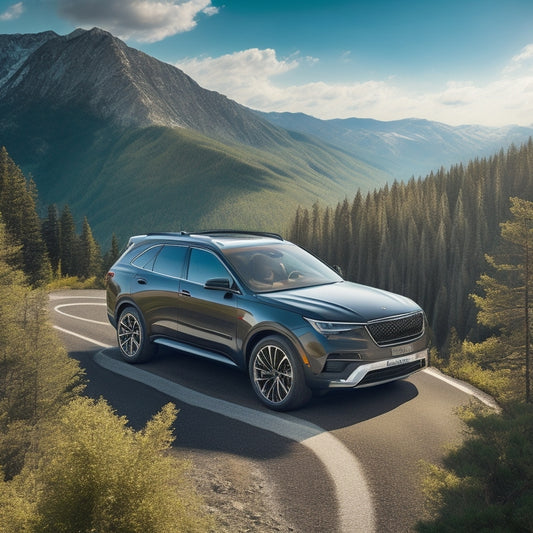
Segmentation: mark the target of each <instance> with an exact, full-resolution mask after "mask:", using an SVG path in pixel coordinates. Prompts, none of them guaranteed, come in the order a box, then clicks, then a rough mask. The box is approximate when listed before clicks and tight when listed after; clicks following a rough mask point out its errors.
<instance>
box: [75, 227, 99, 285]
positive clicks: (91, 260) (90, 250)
mask: <svg viewBox="0 0 533 533" xmlns="http://www.w3.org/2000/svg"><path fill="white" fill-rule="evenodd" d="M101 275H102V254H101V252H100V247H99V246H98V244H97V242H96V241H95V240H94V237H93V233H92V231H91V227H90V226H89V221H88V220H87V217H85V218H84V220H83V227H82V232H81V236H80V239H79V262H78V276H79V277H81V278H85V279H87V278H90V277H93V276H94V277H100V276H101Z"/></svg>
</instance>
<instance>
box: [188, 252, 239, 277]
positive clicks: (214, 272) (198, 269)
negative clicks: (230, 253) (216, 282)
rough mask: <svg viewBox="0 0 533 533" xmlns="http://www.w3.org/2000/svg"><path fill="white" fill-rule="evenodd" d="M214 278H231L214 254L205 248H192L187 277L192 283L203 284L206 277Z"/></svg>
mask: <svg viewBox="0 0 533 533" xmlns="http://www.w3.org/2000/svg"><path fill="white" fill-rule="evenodd" d="M214 278H226V279H230V280H231V275H230V273H229V272H228V270H227V269H226V267H225V266H224V265H223V264H222V263H221V261H220V259H219V258H218V257H217V256H216V255H214V254H212V253H211V252H207V251H206V250H200V249H198V248H193V249H192V250H191V258H190V260H189V273H188V275H187V279H188V280H189V281H192V282H194V283H199V284H201V285H205V282H206V281H207V280H208V279H214Z"/></svg>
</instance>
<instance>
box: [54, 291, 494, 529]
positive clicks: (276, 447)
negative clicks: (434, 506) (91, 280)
mask: <svg viewBox="0 0 533 533" xmlns="http://www.w3.org/2000/svg"><path fill="white" fill-rule="evenodd" d="M50 303H51V309H52V311H51V313H52V321H53V323H54V326H55V327H56V329H57V330H58V331H59V332H60V334H61V336H62V338H63V340H64V343H65V345H66V347H67V349H68V350H69V353H70V354H71V356H72V357H74V358H76V359H78V360H79V361H80V363H81V365H82V367H83V368H85V371H86V374H87V378H88V380H89V385H88V387H87V391H86V392H87V394H89V395H91V396H93V397H96V398H97V397H100V396H103V397H104V398H105V399H106V400H107V401H108V402H109V403H110V404H111V405H112V406H113V408H114V409H115V410H116V411H117V413H118V414H120V415H125V416H126V417H127V418H128V420H129V421H130V424H131V425H132V426H133V427H135V428H140V427H142V426H144V424H145V423H146V421H147V420H148V419H149V418H150V417H151V416H152V415H153V414H154V413H156V412H157V411H158V410H159V409H160V408H161V407H162V406H163V405H164V404H165V403H167V402H169V401H172V402H174V403H175V404H176V406H177V407H178V408H179V409H180V413H179V416H178V420H177V422H176V432H177V439H176V442H175V446H176V447H178V448H184V449H194V450H203V451H205V452H208V453H212V454H217V453H222V452H223V453H228V454H233V455H236V456H239V457H244V458H250V459H253V460H254V461H255V462H256V464H260V466H261V468H264V469H265V471H267V472H268V475H269V478H270V479H273V480H274V482H275V490H276V492H277V495H278V499H279V501H280V502H281V505H282V511H283V513H284V515H285V516H286V517H287V520H288V521H289V522H290V523H292V524H294V525H295V526H296V527H297V530H298V531H302V532H325V531H327V532H332V533H333V532H339V533H352V532H359V531H361V532H365V533H372V532H374V531H375V532H402V533H403V532H406V531H410V530H412V528H413V526H414V525H415V524H416V522H417V520H419V519H420V518H421V517H422V516H423V514H424V498H423V495H422V493H421V490H420V479H421V469H420V461H430V462H438V461H440V460H441V458H442V456H443V453H444V452H445V447H446V446H447V445H450V444H453V443H456V442H459V441H460V439H461V431H462V426H461V423H460V421H459V419H458V418H457V416H456V415H455V414H454V411H455V410H456V409H457V408H458V407H460V406H461V405H464V404H467V403H468V402H470V401H471V400H472V398H473V397H478V399H480V400H481V401H484V402H486V403H489V404H490V399H488V398H486V397H484V396H483V395H481V394H480V393H479V392H477V391H476V390H475V389H473V388H471V387H468V386H466V385H464V384H460V383H458V382H455V381H453V380H450V379H449V378H446V377H445V376H442V375H441V374H439V373H437V372H435V371H433V370H432V369H428V370H426V371H423V372H419V373H418V374H415V375H414V376H412V377H411V378H409V379H408V380H403V381H399V382H396V383H393V384H389V385H385V386H381V387H374V388H370V389H361V390H355V391H343V392H332V393H330V394H328V395H327V396H324V397H321V398H314V399H313V400H312V401H311V403H310V404H309V405H307V406H306V407H305V408H303V409H300V410H298V411H294V412H292V413H290V414H285V413H275V412H272V411H269V410H268V409H266V408H263V407H262V405H261V404H259V402H258V401H257V400H256V398H255V396H254V394H253V392H252V389H251V386H250V384H249V382H248V378H247V376H246V375H244V374H242V373H241V372H239V371H238V370H236V369H234V368H230V367H226V366H224V365H221V364H218V363H214V362H212V361H205V360H202V359H199V358H196V357H193V356H189V355H186V354H179V353H176V352H173V351H172V350H166V349H164V348H161V349H160V351H159V353H158V356H157V357H156V358H155V359H154V360H153V361H151V362H150V363H146V364H143V365H135V366H134V365H128V364H127V363H124V362H122V360H121V359H120V356H119V353H118V349H117V348H116V340H115V331H114V329H113V328H112V327H111V326H110V324H109V323H108V322H107V317H106V311H105V293H104V291H60V292H54V293H52V294H51V296H50Z"/></svg>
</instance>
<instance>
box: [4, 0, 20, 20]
mask: <svg viewBox="0 0 533 533" xmlns="http://www.w3.org/2000/svg"><path fill="white" fill-rule="evenodd" d="M22 13H24V4H23V3H22V2H18V3H17V4H13V5H12V6H10V7H8V8H7V9H6V10H5V11H4V12H3V13H0V21H1V22H5V21H8V20H15V19H18V18H19V17H20V15H22Z"/></svg>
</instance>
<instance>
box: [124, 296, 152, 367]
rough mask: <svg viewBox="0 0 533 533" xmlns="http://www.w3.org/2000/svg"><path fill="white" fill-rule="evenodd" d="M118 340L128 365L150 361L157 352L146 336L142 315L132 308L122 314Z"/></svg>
mask: <svg viewBox="0 0 533 533" xmlns="http://www.w3.org/2000/svg"><path fill="white" fill-rule="evenodd" d="M117 340H118V347H119V349H120V353H121V355H122V357H123V359H125V360H126V361H128V363H142V362H144V361H148V360H149V359H150V358H151V357H152V356H153V355H154V353H155V351H156V347H155V346H154V345H153V344H152V343H151V342H150V339H149V338H148V335H147V334H146V327H145V325H144V321H143V319H142V315H141V314H140V313H139V311H137V309H135V308H134V307H131V306H130V307H126V308H125V309H123V311H122V312H121V313H120V316H119V319H118V325H117Z"/></svg>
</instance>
